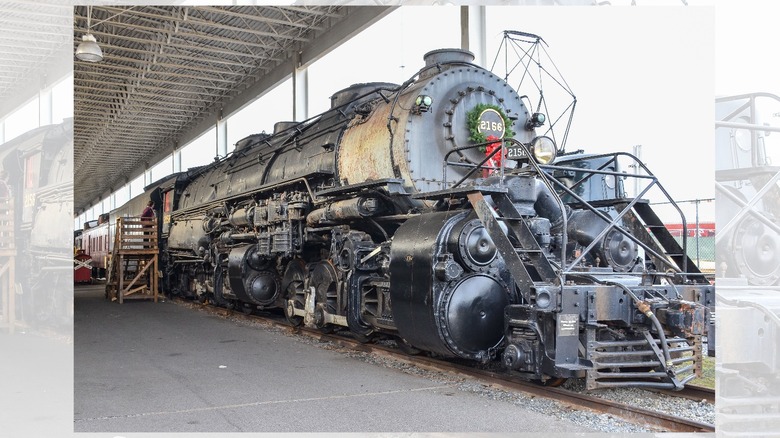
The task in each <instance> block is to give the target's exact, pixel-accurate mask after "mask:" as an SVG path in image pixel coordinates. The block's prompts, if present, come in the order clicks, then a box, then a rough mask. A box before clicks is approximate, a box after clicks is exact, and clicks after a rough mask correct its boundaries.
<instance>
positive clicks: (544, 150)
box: [531, 135, 558, 164]
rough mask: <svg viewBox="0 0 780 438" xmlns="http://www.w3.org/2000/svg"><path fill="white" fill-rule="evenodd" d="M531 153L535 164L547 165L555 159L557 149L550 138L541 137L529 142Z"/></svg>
mask: <svg viewBox="0 0 780 438" xmlns="http://www.w3.org/2000/svg"><path fill="white" fill-rule="evenodd" d="M531 153H532V154H533V155H534V158H535V159H536V162H537V163H539V164H549V163H551V162H552V161H553V160H554V159H555V157H556V155H557V154H558V149H557V148H556V147H555V142H554V141H553V140H552V139H551V138H550V137H547V136H544V135H542V136H540V137H536V138H535V139H533V141H532V142H531Z"/></svg>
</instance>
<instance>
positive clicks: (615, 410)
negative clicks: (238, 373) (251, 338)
mask: <svg viewBox="0 0 780 438" xmlns="http://www.w3.org/2000/svg"><path fill="white" fill-rule="evenodd" d="M174 302H177V303H187V304H191V305H196V306H197V307H198V308H201V309H203V310H206V311H208V312H211V313H215V314H218V315H221V316H224V317H238V318H245V319H246V320H251V321H257V322H261V323H263V324H266V325H269V326H273V327H276V328H280V329H282V330H286V331H287V332H289V333H293V334H299V335H303V336H308V337H310V338H314V339H317V340H319V341H321V342H329V343H331V344H334V345H336V346H339V347H342V348H345V349H349V350H353V351H357V352H364V353H371V354H376V355H379V356H384V357H386V358H389V359H393V360H396V361H400V362H404V363H408V364H411V365H415V366H418V367H420V368H423V369H427V370H432V371H439V372H444V373H450V374H457V375H460V376H463V377H468V378H472V379H477V380H479V381H481V382H482V383H483V384H486V385H489V386H492V387H494V388H498V389H503V390H507V391H510V392H511V391H520V392H523V393H527V394H532V395H535V396H538V397H544V398H547V399H552V400H556V401H558V402H560V403H563V404H565V405H568V406H571V407H573V408H575V409H585V410H590V411H594V412H598V413H607V414H610V415H613V416H616V417H620V418H623V419H625V420H628V421H631V422H634V423H638V424H642V425H646V426H649V427H654V428H657V429H663V430H665V431H670V432H714V431H715V426H714V425H712V424H709V423H704V422H700V421H695V420H691V419H687V418H681V417H676V416H674V415H669V414H666V413H662V412H657V411H653V410H650V409H644V408H641V407H636V406H630V405H626V404H622V403H618V402H615V401H612V400H607V399H603V398H599V397H596V396H593V395H589V394H585V393H579V392H575V391H570V390H566V389H562V388H555V387H549V386H541V385H538V384H535V383H531V382H528V381H525V380H522V379H519V378H513V377H512V376H510V375H507V374H505V373H500V372H495V371H491V370H484V369H476V368H473V367H470V366H466V365H460V364H457V363H452V362H448V361H444V360H440V359H434V358H430V357H425V356H412V355H409V354H407V353H404V352H402V351H401V350H399V349H397V348H392V347H389V346H387V345H381V344H371V343H362V342H359V341H357V340H354V339H351V338H347V337H346V336H341V335H336V334H327V333H323V332H322V331H319V330H316V329H311V328H308V327H292V326H291V325H290V324H289V323H287V321H286V320H284V319H283V318H279V317H271V316H259V315H254V314H249V315H247V314H246V313H243V312H240V311H234V310H229V309H225V308H219V307H213V306H209V305H201V304H195V303H193V302H192V301H187V300H181V299H176V300H174ZM655 392H660V393H664V394H667V395H670V396H674V397H684V398H688V399H691V400H697V401H701V400H706V401H708V402H710V403H714V399H715V392H714V391H713V390H711V389H709V388H702V387H696V386H692V385H687V386H686V388H685V389H684V390H682V391H655Z"/></svg>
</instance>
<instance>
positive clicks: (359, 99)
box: [131, 49, 714, 388]
mask: <svg viewBox="0 0 780 438" xmlns="http://www.w3.org/2000/svg"><path fill="white" fill-rule="evenodd" d="M472 60H473V55H472V54H471V53H470V52H467V51H463V50H454V49H453V50H450V49H446V50H436V51H432V52H429V53H428V54H427V55H426V56H425V62H426V65H425V67H423V68H422V69H421V70H420V71H419V72H418V73H417V74H416V75H415V76H414V77H413V78H411V79H410V80H408V81H407V82H405V83H404V84H402V85H400V86H399V85H395V84H389V83H366V84H358V85H354V86H352V87H349V88H347V89H345V90H342V91H339V92H338V93H336V94H335V95H334V96H333V97H332V98H331V100H332V102H331V108H330V110H328V111H326V112H325V113H323V114H321V115H319V116H316V117H314V118H311V119H309V120H306V121H304V122H281V123H278V124H276V126H275V127H274V132H273V133H272V134H265V133H263V134H257V135H252V136H249V137H247V138H245V139H243V140H241V141H239V142H238V143H237V145H236V148H235V150H234V151H233V152H232V153H231V154H230V155H229V156H227V157H226V158H224V159H222V160H220V161H218V162H215V163H212V164H210V165H207V166H203V167H200V168H195V169H190V170H189V171H187V172H184V173H180V174H176V175H172V176H170V177H168V178H166V179H164V180H163V181H160V182H158V183H156V184H154V185H152V186H150V187H148V188H147V191H146V193H145V194H144V195H143V199H140V200H133V201H131V203H132V202H135V203H136V204H137V203H138V202H141V203H143V202H145V201H146V200H147V199H149V198H151V199H152V200H155V201H156V206H157V208H158V209H159V211H158V215H157V216H158V217H159V218H161V219H162V220H161V221H160V225H159V227H160V228H159V230H160V236H161V239H160V242H161V248H160V257H161V260H162V263H161V265H162V272H161V276H162V278H163V287H164V289H165V291H166V292H167V293H170V294H174V295H178V296H184V297H191V298H197V299H201V300H204V301H205V300H209V301H212V302H213V303H215V304H217V305H221V306H227V307H232V308H241V309H244V310H247V311H252V310H255V309H262V308H280V309H283V310H284V313H285V315H286V317H287V318H288V319H289V321H290V322H291V323H293V324H307V325H309V326H315V327H318V328H320V329H322V330H334V329H341V330H347V331H349V332H351V333H352V334H353V335H354V336H356V337H358V338H359V339H364V340H367V341H368V340H370V339H371V338H372V337H376V336H393V337H395V338H396V339H398V340H399V343H400V344H402V345H403V346H404V347H405V348H409V349H418V350H423V351H427V352H430V353H432V354H436V355H439V356H444V357H453V358H461V359H466V360H470V361H476V362H482V363H485V362H489V361H501V362H502V363H503V364H504V365H505V367H506V368H507V369H508V370H511V371H512V372H515V373H519V374H521V375H523V376H525V377H527V378H529V379H533V380H540V381H547V382H555V381H559V380H560V379H565V378H570V377H576V378H582V377H586V378H587V384H588V387H589V388H603V387H611V386H628V385H633V386H637V385H638V386H651V387H664V388H681V387H682V386H683V385H684V384H685V383H686V382H687V381H688V380H690V379H691V378H693V377H694V376H695V374H696V372H697V371H699V370H700V367H701V356H702V352H701V340H702V337H703V336H705V335H706V332H707V325H708V324H707V320H708V317H709V312H708V306H713V305H714V304H713V303H714V288H713V287H712V286H711V285H710V283H709V282H708V281H707V280H706V279H705V277H704V276H703V275H702V273H701V272H700V271H699V270H698V269H697V267H696V266H695V265H694V264H693V263H692V262H691V260H690V259H688V257H687V256H686V255H685V252H684V248H680V246H679V245H678V244H677V243H676V242H675V240H674V239H673V238H672V237H671V236H670V235H669V234H668V232H667V231H666V229H665V228H664V227H663V226H662V224H661V223H660V221H659V220H658V217H657V216H656V215H655V214H654V213H653V211H652V209H651V208H650V207H649V205H648V203H647V201H646V200H643V199H639V198H636V199H629V198H627V197H626V196H625V193H624V191H623V180H624V178H625V177H626V174H624V173H623V172H622V171H621V167H620V166H621V164H620V163H621V162H622V161H625V160H628V161H629V162H630V164H631V165H638V166H642V167H643V165H642V164H641V163H639V162H636V160H635V159H634V158H633V157H632V156H630V155H628V154H621V153H614V154H606V155H584V154H582V153H576V154H568V155H564V154H562V152H563V151H560V150H559V148H558V147H557V146H556V145H555V143H554V141H553V140H552V139H551V137H548V136H544V135H538V134H537V129H538V128H540V127H542V126H544V125H545V118H546V117H545V115H544V114H542V113H539V112H535V111H533V110H532V109H530V108H529V104H527V103H526V101H527V98H526V97H525V96H520V95H519V94H518V93H517V92H516V91H515V90H514V89H513V88H512V87H511V86H510V85H508V84H507V82H505V81H504V80H503V79H502V78H500V77H498V76H496V75H494V74H493V73H491V72H490V71H487V70H485V69H483V68H481V67H479V66H477V65H474V64H473V63H472ZM559 153H561V154H560V155H561V156H560V157H557V155H558V154H559ZM644 178H645V179H646V181H647V182H648V188H649V187H650V186H658V187H660V185H658V183H657V181H656V180H655V179H654V178H653V177H652V174H650V173H649V171H648V172H646V174H645V175H644ZM664 193H665V192H664ZM138 211H140V210H139V209H135V210H134V213H136V214H137V212H138Z"/></svg>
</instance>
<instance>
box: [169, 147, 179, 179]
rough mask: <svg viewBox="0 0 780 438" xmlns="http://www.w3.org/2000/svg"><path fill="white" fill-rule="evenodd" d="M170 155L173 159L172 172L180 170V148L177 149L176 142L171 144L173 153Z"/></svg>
mask: <svg viewBox="0 0 780 438" xmlns="http://www.w3.org/2000/svg"><path fill="white" fill-rule="evenodd" d="M171 155H172V161H173V169H172V170H173V173H176V172H181V149H179V145H178V144H174V145H173V153H172V154H171Z"/></svg>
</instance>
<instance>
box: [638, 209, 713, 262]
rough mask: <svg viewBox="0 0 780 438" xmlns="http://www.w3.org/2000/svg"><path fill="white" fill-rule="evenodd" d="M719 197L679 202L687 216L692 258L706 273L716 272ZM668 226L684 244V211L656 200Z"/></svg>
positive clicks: (689, 255)
mask: <svg viewBox="0 0 780 438" xmlns="http://www.w3.org/2000/svg"><path fill="white" fill-rule="evenodd" d="M714 201H715V199H714V198H707V199H690V200H685V201H677V207H679V209H680V211H681V212H682V217H684V218H685V224H686V230H687V245H688V247H687V250H688V257H690V258H691V260H693V261H694V262H695V263H696V264H697V265H698V266H699V269H701V270H702V271H703V272H708V273H713V272H715V213H714V211H715V202H714ZM652 206H653V208H654V209H655V211H656V213H657V214H658V216H659V217H660V218H661V220H662V221H663V223H664V225H666V228H667V229H669V232H670V233H671V234H672V236H674V238H675V239H676V240H677V242H678V243H680V245H681V246H682V243H683V238H684V237H685V236H684V233H683V226H682V225H683V223H682V219H681V216H680V213H679V212H678V211H677V210H676V209H675V208H674V207H673V206H672V205H671V204H670V203H668V202H660V203H652Z"/></svg>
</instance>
